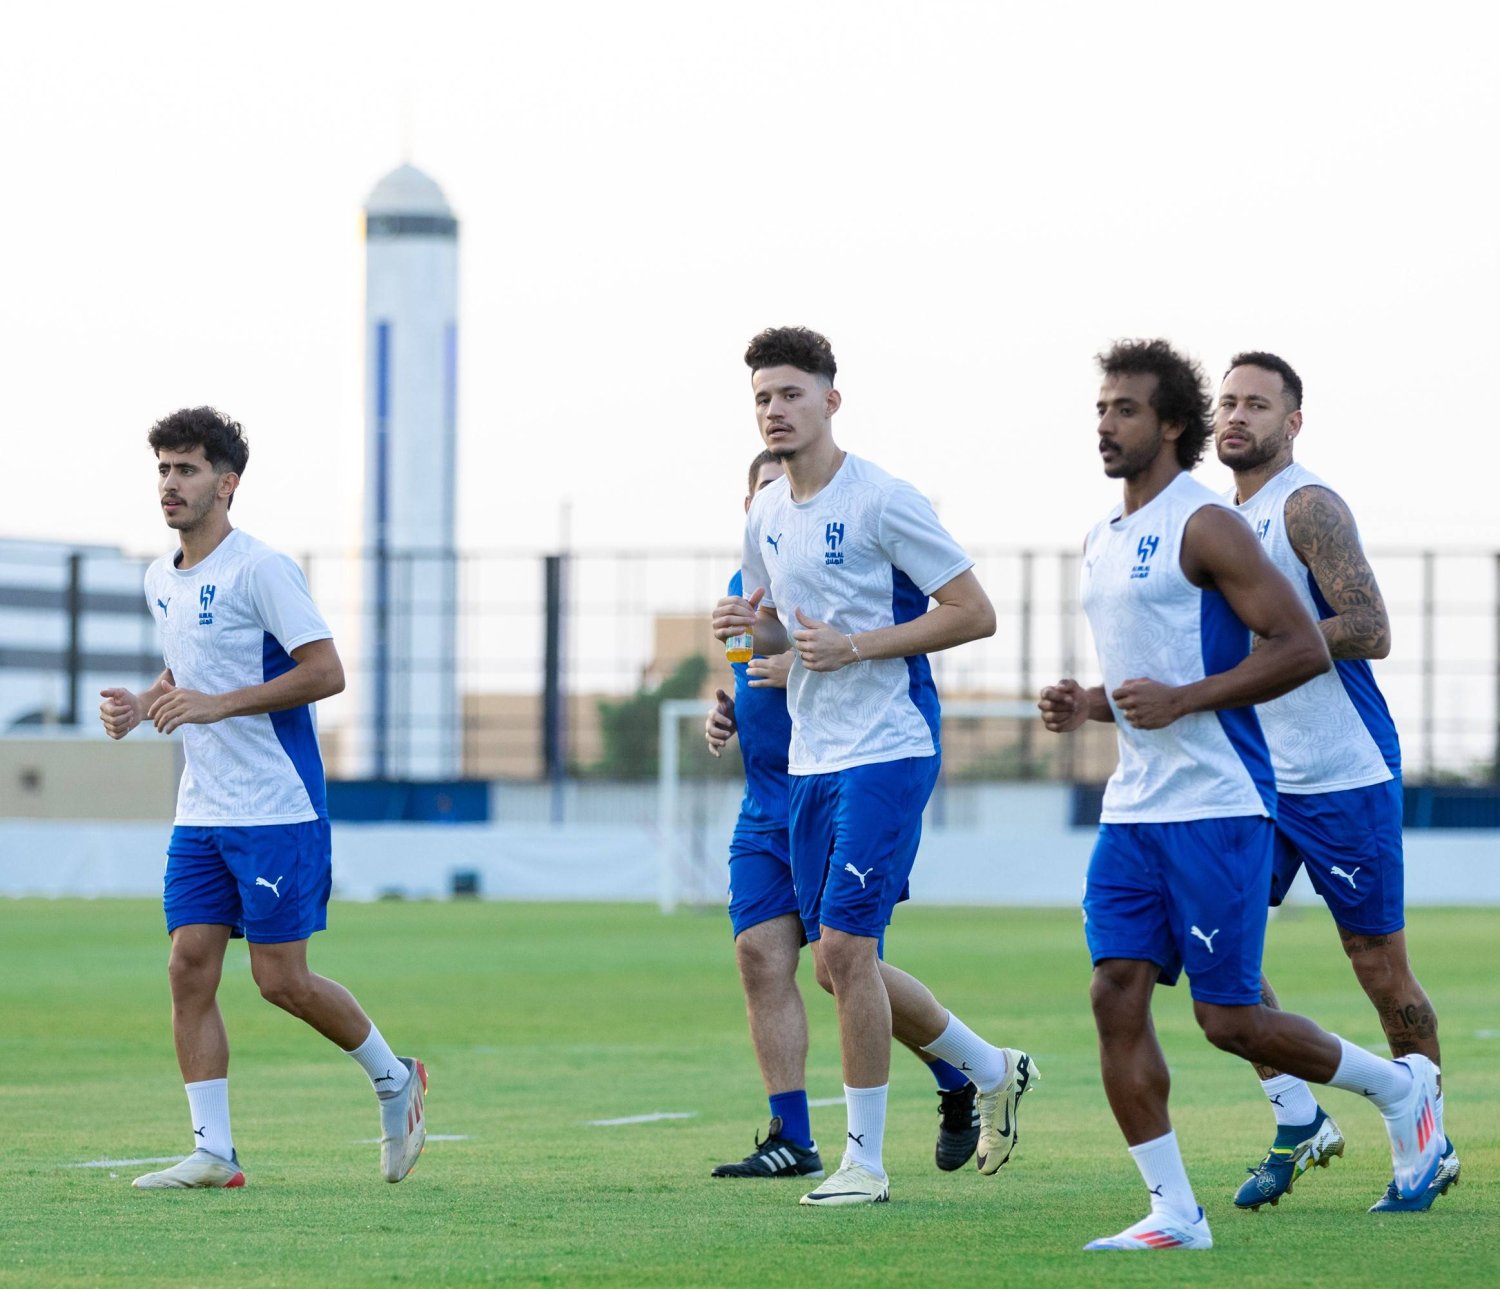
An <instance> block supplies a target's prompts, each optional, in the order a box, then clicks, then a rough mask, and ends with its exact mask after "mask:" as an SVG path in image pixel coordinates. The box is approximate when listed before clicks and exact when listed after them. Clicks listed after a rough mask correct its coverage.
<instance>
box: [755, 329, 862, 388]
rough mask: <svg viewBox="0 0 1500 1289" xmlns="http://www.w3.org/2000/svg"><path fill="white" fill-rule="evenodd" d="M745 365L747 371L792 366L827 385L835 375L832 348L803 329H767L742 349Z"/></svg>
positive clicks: (821, 337) (812, 332)
mask: <svg viewBox="0 0 1500 1289" xmlns="http://www.w3.org/2000/svg"><path fill="white" fill-rule="evenodd" d="M745 366H746V367H748V368H749V369H750V370H751V371H760V370H761V369H762V368H763V367H795V368H796V369H797V370H798V371H805V372H808V373H810V374H811V375H813V376H822V377H824V378H825V379H826V380H827V381H828V383H829V384H830V385H832V384H833V379H834V377H835V376H836V375H838V370H839V368H838V364H837V363H836V362H834V361H833V346H832V345H830V344H829V343H828V337H827V336H821V335H819V334H818V333H817V332H816V331H811V330H809V329H808V328H807V327H767V328H766V329H765V330H764V331H762V332H761V333H760V335H758V336H756V337H755V339H754V340H752V341H751V342H750V348H748V349H747V350H745Z"/></svg>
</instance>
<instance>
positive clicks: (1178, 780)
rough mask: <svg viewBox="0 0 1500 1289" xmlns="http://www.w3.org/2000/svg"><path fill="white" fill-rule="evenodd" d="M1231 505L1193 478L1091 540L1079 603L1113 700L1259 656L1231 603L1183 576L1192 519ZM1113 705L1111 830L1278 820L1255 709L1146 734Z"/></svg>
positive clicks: (1119, 517) (1207, 715) (1114, 519)
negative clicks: (1144, 686)
mask: <svg viewBox="0 0 1500 1289" xmlns="http://www.w3.org/2000/svg"><path fill="white" fill-rule="evenodd" d="M1222 505H1224V503H1223V502H1222V501H1221V500H1220V499H1219V498H1218V497H1217V496H1215V495H1214V493H1213V492H1211V491H1210V490H1209V489H1208V488H1206V487H1204V486H1203V485H1202V484H1200V483H1199V482H1198V481H1197V480H1195V479H1194V478H1193V477H1192V476H1191V475H1189V474H1187V473H1186V472H1184V473H1182V474H1180V475H1178V476H1177V478H1176V479H1174V480H1173V481H1172V482H1171V483H1170V484H1168V485H1167V487H1166V488H1164V489H1163V490H1162V491H1161V492H1160V493H1159V494H1158V495H1157V496H1156V497H1154V498H1152V500H1151V501H1149V502H1148V503H1147V504H1146V505H1145V506H1143V507H1141V509H1140V510H1137V511H1136V512H1135V513H1134V514H1130V515H1126V514H1124V505H1123V503H1122V504H1121V505H1120V506H1119V507H1117V508H1116V509H1115V510H1114V511H1113V512H1112V513H1111V514H1110V515H1109V516H1107V517H1106V518H1105V519H1103V520H1101V521H1100V522H1099V523H1098V524H1096V525H1095V526H1094V529H1093V531H1092V532H1090V533H1089V536H1088V541H1087V543H1086V544H1085V546H1084V554H1083V567H1082V569H1081V570H1080V574H1079V581H1080V594H1081V597H1082V600H1083V608H1084V612H1085V613H1087V614H1088V619H1089V625H1090V626H1091V627H1092V628H1093V633H1094V644H1095V647H1096V649H1097V650H1098V654H1099V667H1100V670H1101V671H1102V672H1103V675H1104V692H1105V695H1106V696H1109V695H1112V694H1113V693H1114V691H1115V690H1116V689H1117V688H1118V687H1119V686H1120V684H1121V683H1122V682H1124V681H1126V680H1131V679H1137V678H1146V679H1150V680H1155V681H1159V682H1161V683H1162V684H1164V685H1186V684H1190V683H1191V682H1193V681H1196V680H1202V679H1203V678H1204V677H1205V676H1209V675H1215V674H1217V673H1219V672H1222V671H1228V670H1229V669H1230V668H1231V667H1233V666H1235V665H1236V664H1237V663H1238V662H1240V661H1241V659H1243V658H1244V657H1245V655H1246V654H1247V653H1248V652H1249V649H1250V631H1249V629H1248V628H1247V627H1246V626H1245V624H1244V623H1242V622H1241V621H1240V620H1239V618H1238V617H1237V616H1236V615H1235V613H1234V610H1233V609H1231V608H1230V607H1229V603H1228V601H1227V600H1225V599H1224V597H1223V596H1222V595H1221V594H1220V593H1219V592H1218V591H1214V590H1204V589H1203V588H1201V587H1197V586H1194V585H1193V584H1192V583H1191V582H1190V581H1188V579H1187V577H1186V575H1185V574H1184V573H1183V571H1182V535H1183V532H1184V530H1185V529H1186V527H1187V522H1188V520H1189V519H1190V518H1191V517H1192V516H1193V515H1194V514H1195V513H1196V512H1197V511H1198V510H1201V509H1202V508H1203V507H1204V506H1222ZM1225 508H1226V509H1232V508H1231V507H1225ZM1110 707H1111V708H1112V709H1113V710H1114V712H1115V721H1116V730H1117V733H1118V739H1119V747H1120V764H1119V767H1118V768H1117V769H1116V770H1115V772H1114V774H1113V775H1112V776H1111V777H1110V780H1109V783H1108V785H1107V786H1106V788H1105V790H1104V809H1103V812H1102V814H1101V816H1100V817H1101V820H1102V821H1103V822H1104V823H1175V822H1179V821H1185V820H1192V819H1216V818H1225V817H1230V816H1235V815H1266V816H1271V817H1274V816H1275V812H1276V793H1275V785H1274V782H1273V779H1272V774H1271V760H1270V754H1269V752H1268V750H1267V748H1266V740H1265V737H1264V735H1263V734H1262V733H1261V729H1260V723H1259V722H1258V721H1257V720H1256V716H1255V710H1254V709H1253V708H1249V707H1242V708H1236V709H1232V710H1228V711H1219V712H1195V713H1193V714H1191V715H1189V716H1184V717H1182V718H1180V719H1179V720H1176V721H1174V722H1173V723H1172V724H1171V725H1168V726H1167V727H1166V728H1165V729H1160V730H1139V729H1136V728H1135V727H1134V726H1132V725H1130V724H1129V723H1128V722H1126V721H1125V720H1124V719H1123V718H1122V717H1121V716H1120V713H1119V710H1118V708H1115V704H1114V699H1113V698H1112V697H1111V698H1110Z"/></svg>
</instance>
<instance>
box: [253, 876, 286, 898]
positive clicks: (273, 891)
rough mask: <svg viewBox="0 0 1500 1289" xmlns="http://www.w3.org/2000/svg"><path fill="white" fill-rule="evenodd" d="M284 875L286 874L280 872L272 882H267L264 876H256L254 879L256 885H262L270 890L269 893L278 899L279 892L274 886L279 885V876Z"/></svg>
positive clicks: (279, 896)
mask: <svg viewBox="0 0 1500 1289" xmlns="http://www.w3.org/2000/svg"><path fill="white" fill-rule="evenodd" d="M285 876H286V874H285V873H282V874H281V877H278V878H277V879H276V880H275V881H274V882H268V881H266V879H265V878H264V877H257V878H256V879H255V884H256V885H257V886H264V887H265V888H266V890H268V891H270V892H271V894H272V895H274V896H275V897H276V898H277V899H278V900H279V899H280V898H281V892H280V891H278V890H277V889H276V888H277V887H278V886H280V885H281V878H282V877H285Z"/></svg>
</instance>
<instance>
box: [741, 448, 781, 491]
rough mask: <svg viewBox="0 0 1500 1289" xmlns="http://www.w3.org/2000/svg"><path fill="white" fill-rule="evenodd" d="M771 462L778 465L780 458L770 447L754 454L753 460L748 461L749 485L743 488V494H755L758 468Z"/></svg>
mask: <svg viewBox="0 0 1500 1289" xmlns="http://www.w3.org/2000/svg"><path fill="white" fill-rule="evenodd" d="M772 462H774V463H775V464H777V465H780V464H781V458H780V457H779V456H777V455H776V454H775V453H774V452H772V451H771V449H770V448H765V449H764V450H762V451H760V452H757V453H756V454H755V460H754V461H752V462H751V463H750V486H749V487H748V488H746V489H745V496H747V497H753V496H755V485H756V484H758V483H759V482H760V468H761V466H763V465H769V464H771V463H772Z"/></svg>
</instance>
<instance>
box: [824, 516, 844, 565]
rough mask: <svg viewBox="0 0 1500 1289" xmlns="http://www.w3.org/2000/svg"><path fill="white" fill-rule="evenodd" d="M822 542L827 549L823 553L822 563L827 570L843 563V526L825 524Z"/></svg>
mask: <svg viewBox="0 0 1500 1289" xmlns="http://www.w3.org/2000/svg"><path fill="white" fill-rule="evenodd" d="M823 540H824V542H826V543H827V545H828V549H827V550H826V551H824V552H823V563H824V565H825V566H827V567H829V568H833V567H836V566H837V565H840V564H842V563H843V562H844V526H843V524H826V525H825V526H824V528H823Z"/></svg>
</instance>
